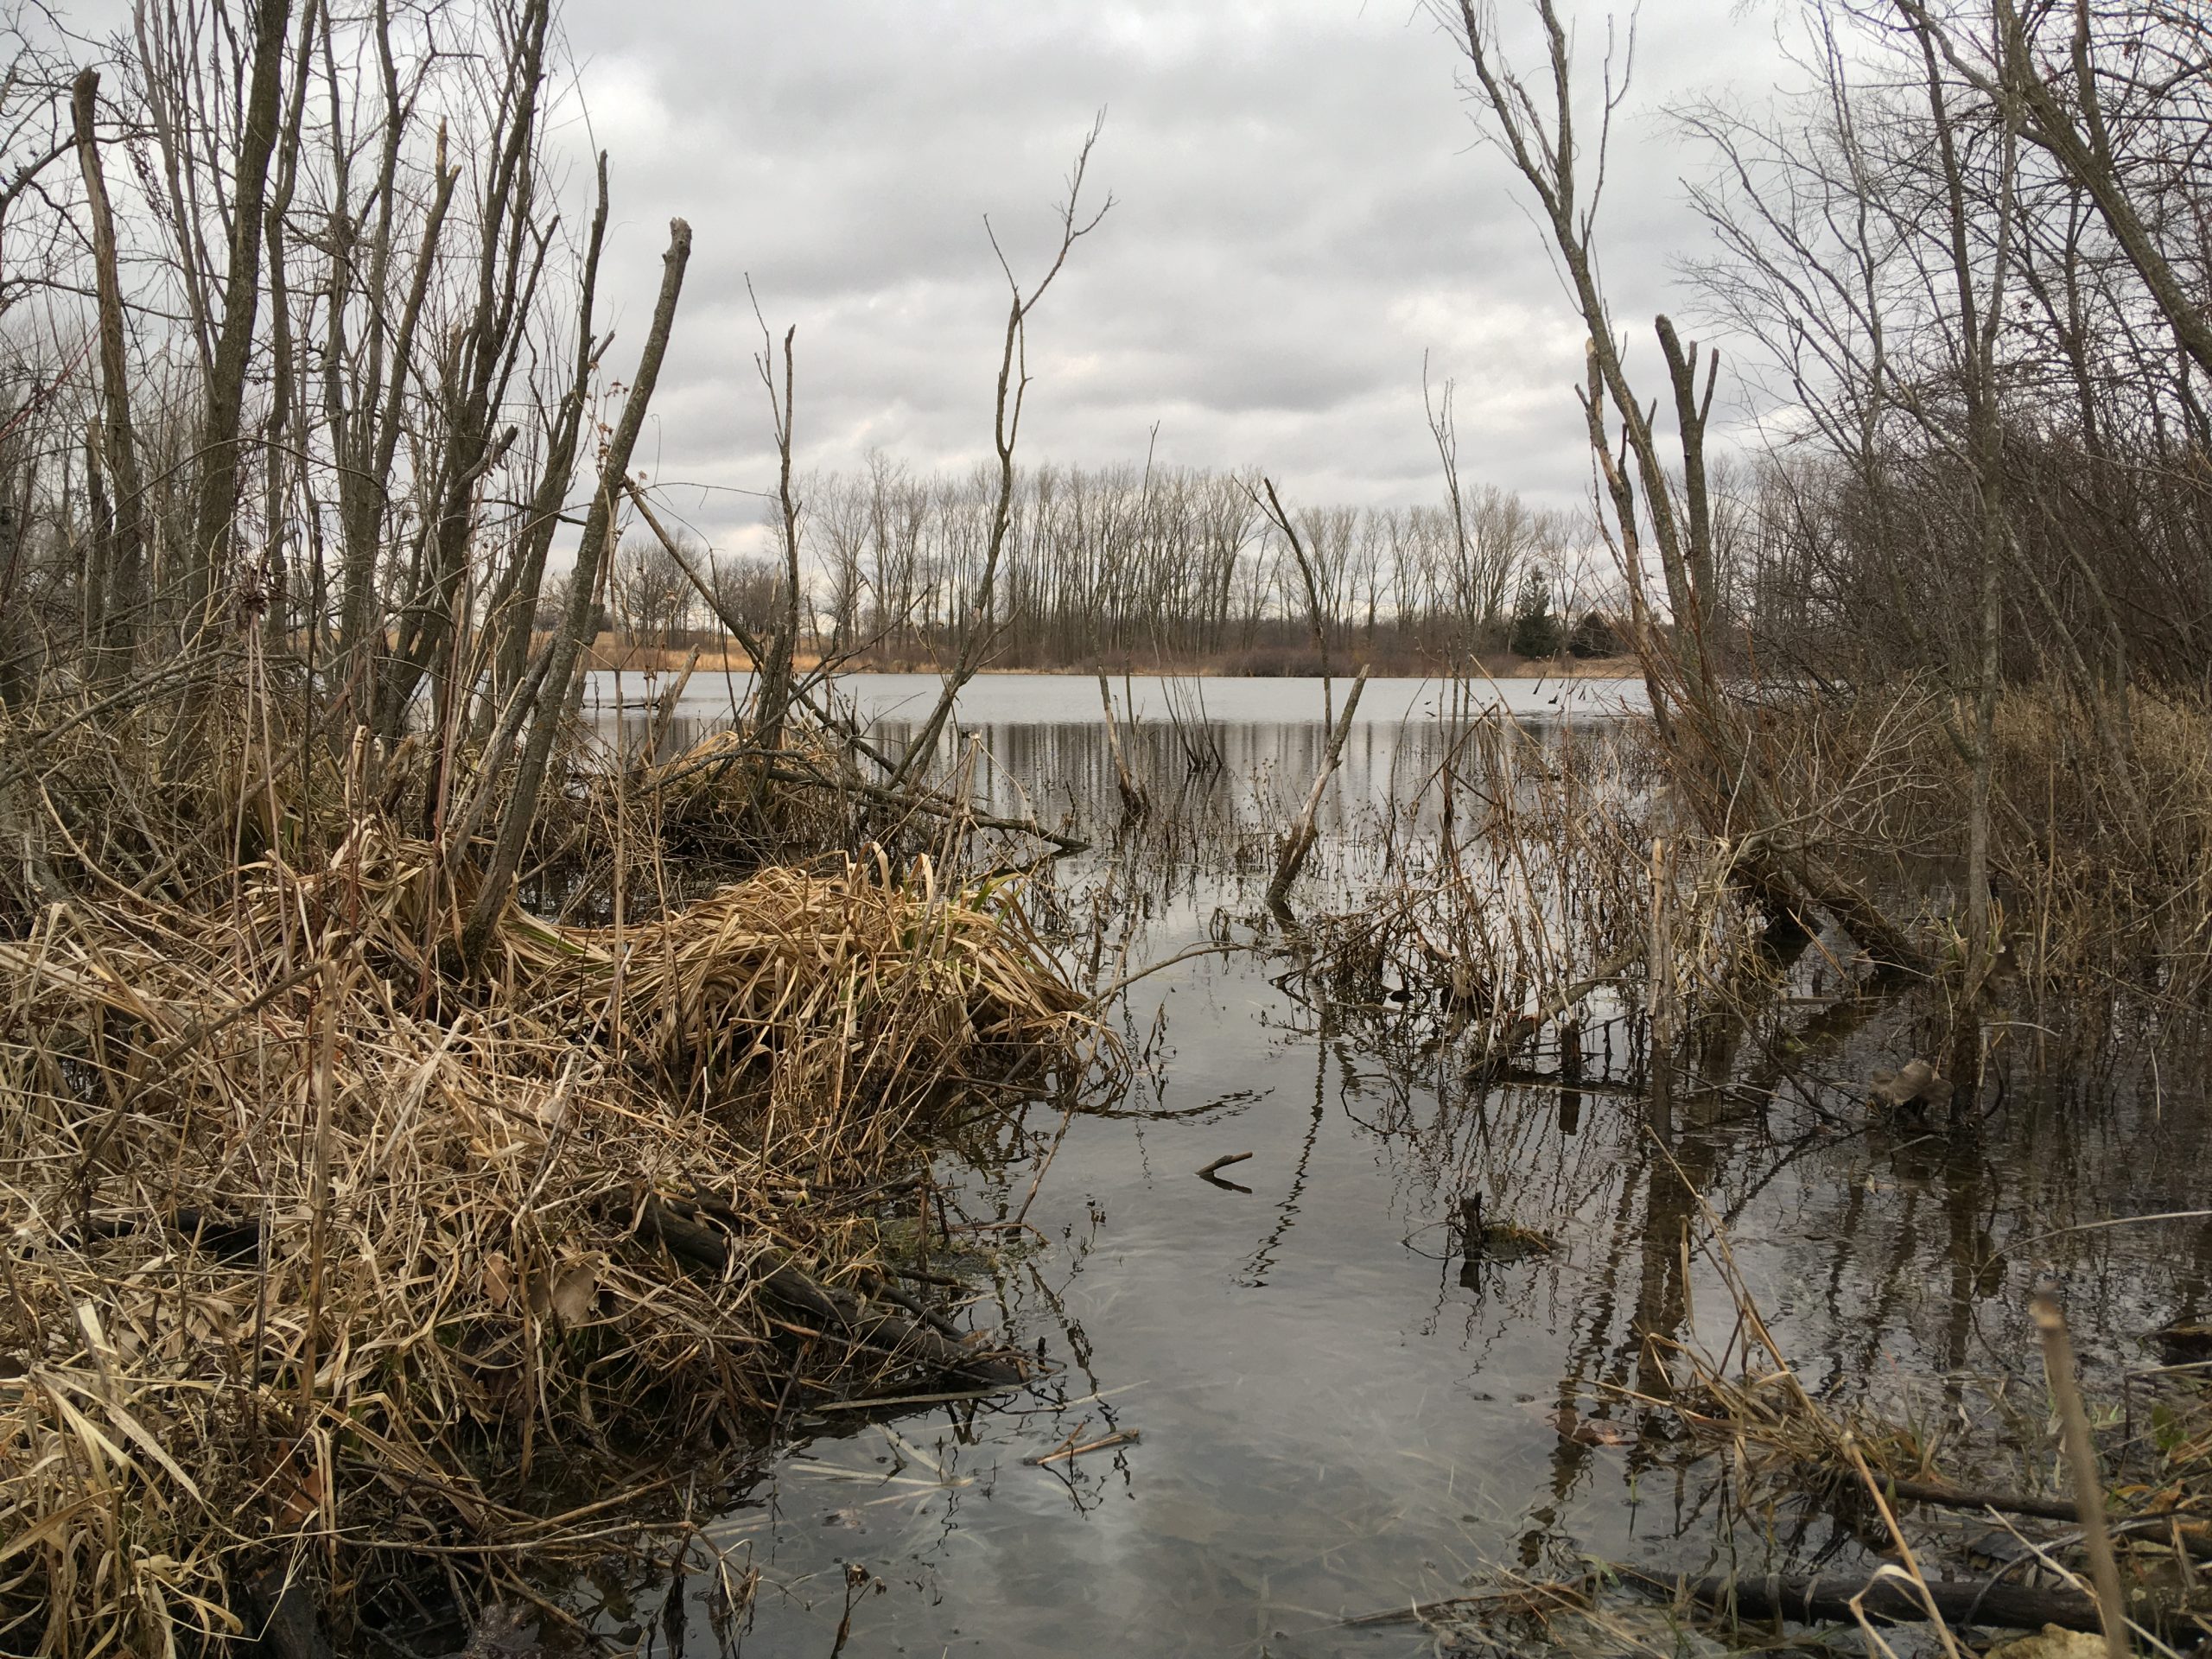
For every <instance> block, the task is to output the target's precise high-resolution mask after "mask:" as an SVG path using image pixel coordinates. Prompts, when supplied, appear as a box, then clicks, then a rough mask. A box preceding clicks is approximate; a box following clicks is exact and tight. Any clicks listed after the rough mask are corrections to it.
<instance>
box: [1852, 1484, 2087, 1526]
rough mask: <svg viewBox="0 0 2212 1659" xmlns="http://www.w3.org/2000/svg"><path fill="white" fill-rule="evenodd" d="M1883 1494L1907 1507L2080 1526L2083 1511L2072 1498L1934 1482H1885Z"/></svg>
mask: <svg viewBox="0 0 2212 1659" xmlns="http://www.w3.org/2000/svg"><path fill="white" fill-rule="evenodd" d="M1882 1488H1883V1490H1884V1491H1885V1492H1887V1493H1888V1494H1889V1495H1890V1496H1891V1497H1892V1498H1900V1497H1901V1498H1903V1499H1904V1501H1905V1502H1906V1503H1934V1504H1936V1505H1938V1506H1939V1507H1941V1508H1943V1509H1947V1510H1998V1511H1999V1513H2000V1514H2004V1515H2031V1516H2036V1517H2037V1518H2038V1519H2039V1520H2044V1521H2073V1522H2079V1521H2080V1520H2081V1518H2082V1511H2081V1510H2080V1508H2079V1507H2078V1506H2077V1505H2076V1504H2075V1502H2074V1500H2073V1499H2072V1498H2070V1497H2031V1496H2030V1495H2029V1494H2028V1493H2025V1492H1995V1491H1978V1490H1975V1489H1974V1488H1972V1487H1966V1486H1948V1485H1945V1484H1943V1483H1942V1482H1940V1481H1933V1480H1885V1481H1884V1482H1883V1483H1882Z"/></svg>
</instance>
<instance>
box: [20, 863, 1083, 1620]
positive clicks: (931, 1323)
mask: <svg viewBox="0 0 2212 1659" xmlns="http://www.w3.org/2000/svg"><path fill="white" fill-rule="evenodd" d="M463 885H465V883H464V884H463ZM466 899H467V893H464V892H458V891H456V883H455V880H454V877H453V876H452V874H450V873H449V872H448V871H447V870H446V869H444V868H442V867H441V865H440V862H439V861H438V859H437V857H436V855H435V850H434V849H432V848H431V847H430V846H429V845H428V844H425V843H419V842H412V841H408V840H404V839H401V838H399V837H397V836H393V835H391V834H390V833H388V832H386V831H385V830H383V829H378V828H376V827H373V826H369V827H364V828H362V829H359V830H358V831H357V832H356V834H355V835H354V836H353V837H351V838H350V839H349V840H348V841H347V842H346V844H345V845H344V846H343V847H342V848H341V849H340V852H339V854H338V855H337V856H336V857H334V859H332V860H331V861H329V863H328V865H327V868H324V869H322V870H321V871H318V872H315V873H313V874H308V875H304V876H302V875H298V874H295V873H293V872H291V871H289V870H287V869H285V868H283V867H281V866H270V867H264V871H263V873H262V874H261V876H260V878H259V880H257V883H256V884H255V885H254V886H253V887H251V888H250V889H248V890H247V891H246V892H245V893H244V894H243V895H242V897H241V899H239V901H238V905H237V906H236V908H235V910H234V912H232V913H231V914H227V915H219V916H201V915H193V914H186V913H181V912H175V911H168V910H160V909H156V908H153V907H150V906H141V905H136V904H126V903H122V902H118V903H116V904H114V905H111V906H98V907H93V906H86V905H83V904H72V905H67V906H54V907H52V908H50V909H48V911H47V912H44V913H43V914H42V915H41V918H40V919H39V921H38V925H37V926H36V927H35V930H34V931H32V932H31V933H30V934H29V937H27V938H21V939H18V940H10V941H6V942H0V1198H4V1206H5V1216H6V1222H7V1229H8V1235H9V1236H8V1238H7V1240H6V1249H5V1255H4V1260H5V1263H6V1281H5V1282H4V1284H0V1649H4V1650H6V1651H10V1652H23V1651H35V1652H40V1653H50V1654H55V1655H92V1654H97V1653H101V1652H128V1653H159V1652H163V1651H166V1650H168V1649H170V1647H171V1645H172V1643H173V1642H174V1641H176V1640H179V1639H181V1634H182V1633H183V1632H186V1631H209V1632H215V1633H222V1632H226V1631H229V1630H233V1629H234V1628H235V1626H234V1621H233V1618H232V1613H231V1612H230V1611H227V1610H228V1609H229V1608H230V1607H231V1606H232V1604H233V1602H234V1599H235V1595H236V1592H237V1589H238V1586H239V1585H240V1584H241V1583H242V1582H243V1581H244V1579H245V1576H246V1575H250V1574H252V1573H258V1572H260V1571H262V1570H264V1569H265V1568H266V1567H268V1566H269V1565H270V1564H271V1563H281V1562H284V1561H288V1560H289V1561H290V1562H291V1563H292V1564H293V1565H294V1566H296V1567H303V1568H305V1569H307V1570H310V1571H311V1572H312V1573H314V1574H315V1576H316V1577H317V1578H318V1579H319V1580H320V1581H321V1583H322V1584H323V1585H324V1586H327V1588H328V1589H329V1590H330V1592H332V1599H333V1602H334V1605H336V1606H337V1608H338V1611H339V1616H340V1622H341V1623H342V1618H343V1612H344V1606H345V1603H346V1595H347V1586H360V1585H362V1584H364V1583H365V1582H368V1581H369V1580H372V1578H373V1577H374V1576H375V1574H376V1573H378V1571H379V1570H380V1564H389V1563H390V1562H391V1560H392V1559H393V1558H392V1555H391V1552H396V1551H408V1550H419V1549H420V1548H422V1547H424V1546H429V1547H430V1548H433V1549H440V1550H448V1551H454V1552H457V1553H459V1554H462V1555H468V1554H472V1553H474V1552H478V1551H484V1552H487V1553H488V1555H489V1558H490V1559H496V1560H517V1559H520V1558H521V1557H522V1556H523V1555H524V1554H527V1555H528V1556H529V1557H530V1558H531V1559H532V1560H537V1561H540V1562H542V1561H543V1560H548V1559H556V1558H557V1557H558V1556H559V1555H560V1554H561V1553H562V1552H563V1550H567V1549H571V1548H581V1547H582V1546H583V1545H584V1544H585V1543H587V1542H588V1541H589V1539H590V1537H591V1536H592V1535H593V1530H594V1528H597V1527H601V1526H603V1525H604V1524H605V1523H606V1522H607V1519H608V1516H607V1514H606V1513H605V1512H604V1511H603V1510H598V1509H596V1508H594V1515H593V1516H592V1517H591V1518H588V1519H587V1518H583V1517H576V1518H574V1519H571V1520H567V1521H563V1520H559V1519H557V1518H544V1517H539V1516H532V1515H531V1513H529V1512H528V1510H527V1508H526V1503H527V1499H526V1492H527V1490H528V1488H529V1483H530V1481H531V1473H532V1467H533V1464H542V1462H543V1459H544V1458H545V1456H546V1455H547V1454H548V1453H549V1452H550V1450H551V1449H552V1448H554V1447H556V1446H558V1447H560V1448H562V1449H563V1452H564V1453H565V1452H571V1451H579V1450H580V1451H583V1452H592V1451H595V1450H596V1451H603V1450H606V1449H607V1448H609V1447H610V1446H613V1445H616V1444H620V1443H624V1442H629V1441H637V1442H640V1443H642V1442H643V1441H645V1440H646V1439H647V1438H648V1437H652V1438H653V1439H654V1440H656V1442H657V1443H658V1444H659V1445H660V1446H663V1447H664V1448H665V1447H666V1446H668V1445H669V1443H670V1440H671V1437H681V1436H690V1435H694V1434H697V1433H702V1432H708V1431H717V1430H721V1429H724V1428H728V1427H733V1426H735V1425H738V1424H741V1423H742V1422H743V1421H745V1418H746V1416H747V1414H748V1413H749V1412H751V1411H754V1410H758V1409H761V1408H774V1407H775V1406H776V1405H777V1404H778V1403H779V1402H798V1403H801V1404H804V1403H807V1402H819V1401H821V1400H823V1399H824V1398H827V1397H832V1396H849V1395H857V1394H863V1393H869V1392H874V1391H879V1390H883V1389H892V1390H894V1391H895V1390H898V1389H903V1388H908V1387H911V1386H912V1385H913V1384H914V1382H915V1379H916V1377H917V1376H918V1374H928V1375H931V1376H941V1375H943V1374H944V1372H946V1371H947V1370H960V1369H962V1368H963V1367H966V1368H969V1373H968V1374H969V1376H976V1377H987V1378H997V1379H1000V1380H1003V1378H1004V1377H1005V1376H1007V1374H1008V1373H1007V1370H1006V1368H1005V1365H1004V1363H1003V1360H1002V1359H1001V1360H998V1361H996V1362H994V1361H993V1359H992V1357H990V1354H989V1352H988V1351H987V1350H984V1349H982V1348H979V1347H974V1346H969V1345H967V1344H963V1342H962V1341H961V1340H960V1338H961V1335H962V1333H960V1332H957V1330H955V1329H953V1328H952V1327H950V1325H949V1323H948V1322H947V1321H945V1320H944V1319H942V1318H941V1317H940V1316H938V1315H935V1314H934V1313H931V1311H930V1310H927V1309H926V1308H924V1307H921V1306H918V1304H917V1303H915V1302H914V1300H912V1298H910V1297H907V1296H906V1295H905V1294H903V1293H901V1292H899V1290H898V1289H897V1288H896V1287H895V1286H894V1285H893V1284H892V1283H890V1282H889V1281H888V1280H887V1279H886V1277H884V1269H885V1268H887V1266H895V1264H893V1263H892V1262H890V1259H889V1253H888V1251H887V1249H886V1244H885V1235H884V1230H883V1227H884V1224H883V1219H882V1218H883V1217H884V1216H885V1214H886V1213H887V1205H888V1204H889V1203H890V1202H891V1201H892V1200H893V1199H894V1198H899V1195H900V1194H901V1193H904V1194H906V1198H904V1199H901V1200H900V1201H901V1202H905V1203H907V1204H908V1205H910V1212H911V1205H912V1203H913V1202H914V1201H915V1200H916V1199H918V1197H919V1194H918V1191H917V1188H916V1185H915V1182H916V1179H917V1177H918V1174H919V1173H920V1171H921V1167H922V1166H921V1158H922V1155H923V1150H924V1149H923V1148H922V1147H919V1145H918V1142H917V1141H915V1140H914V1139H912V1137H911V1135H910V1131H912V1129H914V1128H916V1127H917V1126H918V1122H921V1121H923V1120H925V1119H931V1118H937V1117H939V1116H942V1114H944V1111H945V1110H946V1109H947V1108H948V1107H950V1106H951V1105H953V1104H954V1103H973V1102H975V1101H976V1099H978V1098H979V1097H981V1098H983V1099H987V1100H988V1099H990V1098H993V1097H1003V1098H1007V1099H1012V1098H1015V1097H1019V1096H1023V1095H1026V1094H1033V1093H1035V1092H1039V1091H1043V1090H1053V1089H1057V1088H1062V1087H1071V1086H1073V1085H1074V1084H1075V1083H1076V1081H1077V1079H1078V1078H1079V1077H1080V1076H1081V1075H1082V1074H1083V1072H1084V1071H1085V1069H1086V1068H1087V1067H1090V1066H1091V1065H1095V1064H1097V1063H1099V1062H1100V1061H1101V1060H1102V1058H1104V1059H1106V1060H1108V1061H1110V1055H1108V1056H1103V1057H1102V1055H1101V1054H1100V1052H1098V1050H1097V1049H1096V1046H1095V1045H1096V1027H1095V1026H1094V1025H1093V1023H1092V1022H1091V1020H1090V1018H1089V1017H1088V1015H1087V1014H1086V1013H1085V1012H1084V1007H1083V1005H1082V1002H1081V1000H1080V999H1079V998H1078V997H1077V995H1076V994H1075V993H1073V992H1072V991H1071V990H1070V989H1069V988H1067V987H1066V986H1065V983H1064V982H1062V981H1061V979H1060V977H1059V976H1058V973H1057V972H1056V971H1055V970H1054V969H1053V968H1052V964H1051V963H1050V962H1049V961H1048V960H1047V958H1046V957H1045V955H1044V953H1043V952H1042V950H1040V949H1039V946H1038V945H1037V944H1036V942H1035V941H1034V939H1033V937H1032V936H1031V934H1030V932H1029V931H1028V928H1027V923H1026V922H1025V920H1024V918H1023V916H1022V912H1021V910H1020V904H1019V901H1018V897H1017V895H1016V893H1014V892H1013V891H1011V890H1009V889H1007V887H1000V888H998V889H996V890H993V889H989V888H987V887H978V888H965V887H960V888H943V887H938V885H937V880H936V877H935V874H934V873H933V871H932V870H931V868H930V867H929V866H928V865H927V864H926V862H921V863H918V864H916V865H915V866H914V867H912V868H910V869H908V870H906V871H904V872H895V871H893V869H892V868H890V867H889V865H888V863H887V861H881V860H877V861H873V862H869V863H848V864H847V865H846V867H845V868H843V869H842V870H841V871H838V872H836V873H834V874H827V875H817V874H800V873H798V872H794V871H787V870H771V871H767V872H765V873H763V874H759V875H757V876H755V877H753V878H752V879H750V880H746V881H744V882H742V883H740V884H738V885H736V886H733V887H727V888H724V889H722V890H721V892H719V893H715V894H714V895H713V896H712V897H710V898H709V899H705V900H703V901H702V902H700V903H698V904H696V905H695V906H691V907H690V908H689V909H686V910H683V911H682V912H678V913H676V914H674V915H671V916H670V917H669V918H666V919H664V920H659V921H656V922H653V923H652V924H650V925H639V926H632V927H621V928H603V929H594V930H578V929H565V928H559V927H555V926H552V925H548V924H546V923H543V922H541V921H538V920H537V919H535V918H531V917H530V916H528V915H527V914H525V913H524V912H521V911H520V910H511V911H510V912H509V913H508V914H507V916H506V917H505V920H504V922H503V924H502V925H501V927H500V929H499V935H498V941H497V944H496V948H495V960H494V961H493V962H492V963H486V964H484V965H483V967H482V968H481V969H480V971H478V972H477V973H475V974H473V975H469V976H462V975H461V974H459V973H458V972H457V971H454V969H453V968H452V965H451V961H450V956H451V950H452V946H453V941H454V938H455V937H456V936H457V930H458V926H459V920H460V918H461V916H462V915H464V914H465V913H466ZM601 1537H602V1540H603V1534H602V1535H601Z"/></svg>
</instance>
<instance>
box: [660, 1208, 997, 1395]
mask: <svg viewBox="0 0 2212 1659" xmlns="http://www.w3.org/2000/svg"><path fill="white" fill-rule="evenodd" d="M638 1230H639V1233H641V1234H642V1235H643V1236H645V1237H648V1238H655V1239H658V1240H659V1241H660V1243H663V1244H664V1245H665V1246H666V1247H667V1248H668V1250H669V1252H670V1254H671V1255H675V1256H677V1257H678V1258H680V1259H681V1260H683V1261H685V1262H690V1263H691V1264H692V1265H694V1266H696V1267H701V1268H707V1269H708V1270H709V1271H710V1272H713V1273H717V1274H719V1273H723V1272H726V1271H728V1268H729V1265H730V1246H729V1236H728V1234H727V1233H725V1232H723V1231H722V1230H721V1229H720V1228H719V1227H715V1226H712V1225H710V1224H708V1223H707V1222H705V1221H703V1220H702V1219H700V1217H699V1213H698V1211H697V1208H696V1206H695V1205H690V1204H686V1203H684V1202H683V1201H682V1200H680V1199H672V1198H650V1197H649V1198H646V1199H645V1204H644V1205H643V1207H642V1208H641V1209H640V1210H639V1216H638ZM749 1267H750V1271H751V1272H752V1274H753V1282H754V1283H755V1284H757V1285H758V1286H759V1287H760V1290H761V1292H762V1293H763V1294H765V1295H766V1296H767V1297H768V1298H769V1299H770V1300H772V1301H775V1302H778V1303H779V1304H781V1305H782V1306H784V1307H785V1308H788V1309H790V1310H791V1312H793V1313H799V1314H803V1315H804V1316H805V1317H807V1318H809V1319H814V1320H816V1321H817V1322H819V1323H820V1324H821V1325H823V1326H824V1327H826V1328H827V1329H829V1330H831V1331H835V1332H839V1333H841V1334H842V1335H843V1336H844V1337H845V1338H847V1339H848V1340H849V1341H850V1342H852V1343H853V1344H855V1346H858V1347H863V1348H869V1349H873V1350H874V1351H877V1352H879V1353H885V1354H889V1355H891V1356H893V1357H896V1358H899V1359H903V1360H906V1361H909V1362H911V1363H914V1364H917V1365H921V1366H925V1367H926V1368H928V1369H929V1370H933V1371H939V1372H945V1373H950V1374H951V1375H955V1376H962V1377H967V1378H970V1379H972V1380H974V1381H975V1382H977V1383H988V1384H990V1385H993V1386H995V1387H1001V1388H1016V1387H1019V1386H1020V1384H1021V1383H1022V1382H1023V1381H1024V1380H1025V1375H1024V1373H1023V1371H1022V1369H1021V1367H1020V1364H1019V1363H1017V1362H1016V1361H1015V1360H1014V1358H1013V1357H1011V1356H1009V1355H1007V1354H1005V1353H1001V1352H998V1351H993V1350H989V1349H978V1348H973V1347H970V1346H969V1345H968V1344H966V1343H964V1342H961V1341H958V1340H957V1339H955V1338H951V1337H949V1336H947V1335H945V1334H944V1332H942V1331H940V1330H936V1329H932V1328H931V1325H925V1324H924V1323H922V1322H921V1321H920V1320H919V1319H913V1318H910V1317H909V1316H908V1315H907V1314H906V1313H903V1312H902V1313H893V1312H890V1311H889V1310H887V1308H885V1307H882V1306H877V1305H876V1303H875V1302H874V1301H873V1300H864V1299H863V1298H861V1297H859V1296H856V1295H855V1294H853V1293H852V1292H851V1291H849V1290H842V1289H839V1288H837V1287H835V1286H831V1285H825V1284H823V1283H822V1282H821V1281H819V1280H817V1279H816V1278H815V1277H814V1276H813V1275H812V1274H809V1273H807V1272H806V1271H805V1270H804V1268H801V1267H799V1266H798V1263H796V1262H793V1261H792V1260H791V1258H790V1257H789V1256H787V1255H784V1254H783V1252H781V1251H780V1250H766V1251H763V1252H761V1254H760V1255H758V1256H757V1257H755V1258H753V1261H752V1262H751V1263H750V1264H749ZM879 1294H880V1293H879ZM883 1300H886V1301H896V1302H898V1303H899V1304H902V1305H906V1304H910V1303H911V1300H912V1299H910V1298H906V1297H903V1296H901V1297H896V1298H893V1297H891V1296H884V1297H883Z"/></svg>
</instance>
